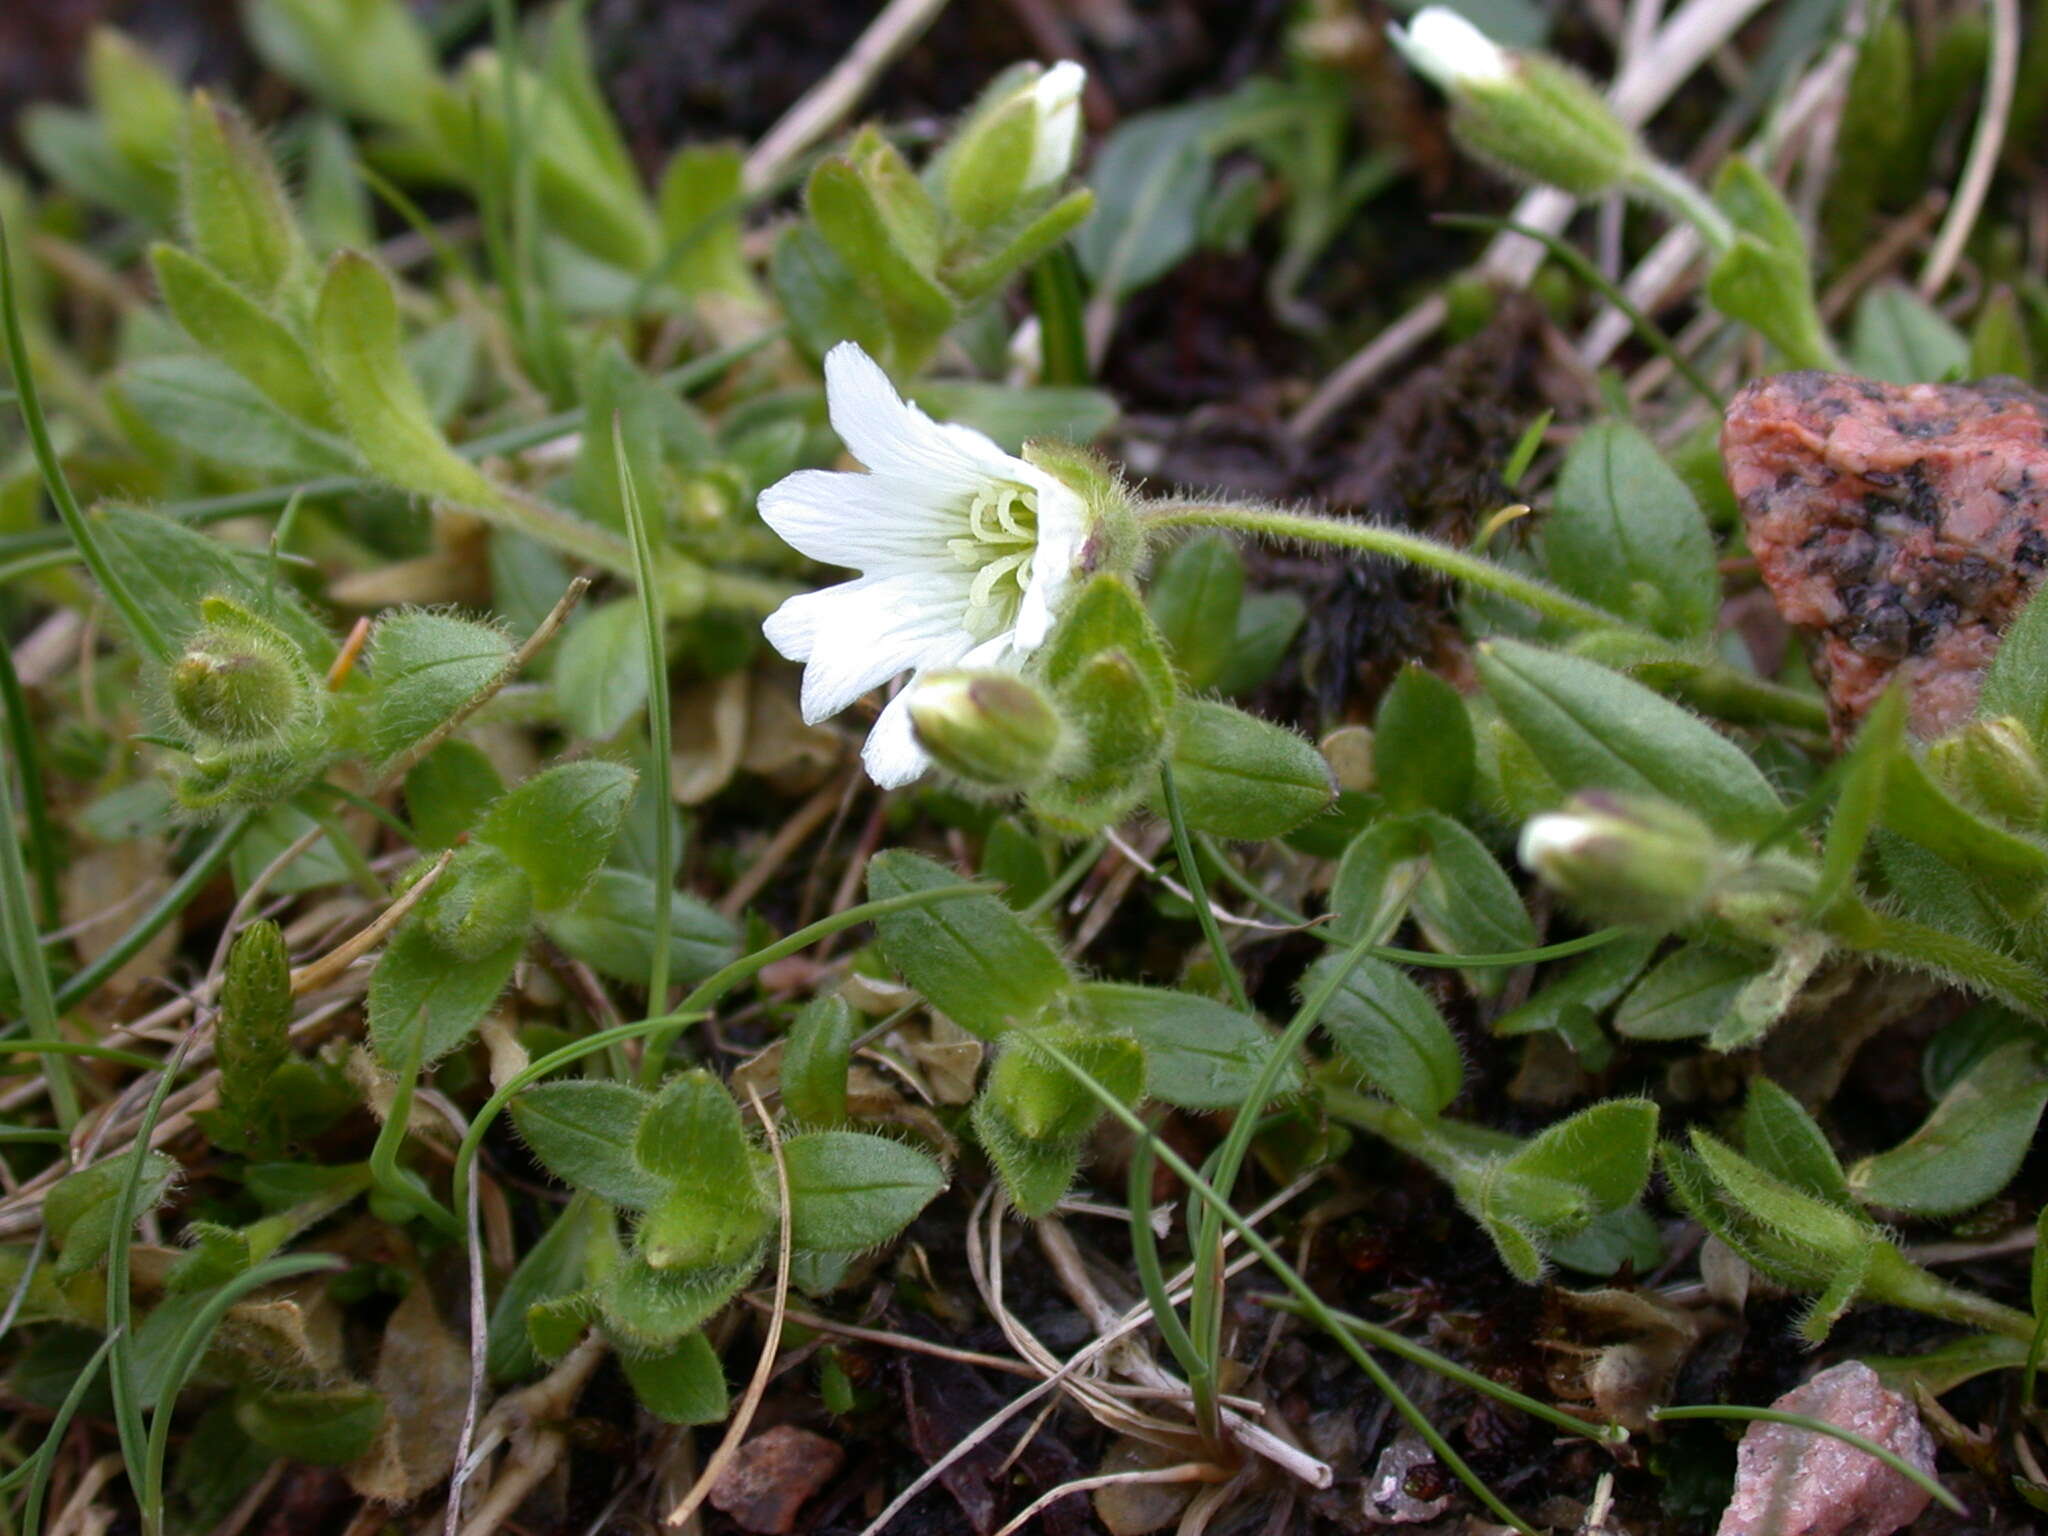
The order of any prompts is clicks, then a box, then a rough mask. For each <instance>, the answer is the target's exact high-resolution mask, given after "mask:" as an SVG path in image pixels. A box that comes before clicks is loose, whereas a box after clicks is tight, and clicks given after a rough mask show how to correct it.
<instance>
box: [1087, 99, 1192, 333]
mask: <svg viewBox="0 0 2048 1536" xmlns="http://www.w3.org/2000/svg"><path fill="white" fill-rule="evenodd" d="M1217 118H1218V113H1217V108H1216V106H1215V104H1213V103H1201V104H1196V105H1191V106H1181V107H1169V108H1166V109H1164V110H1162V111H1154V112H1146V113H1143V114H1141V115H1139V116H1137V117H1131V118H1126V119H1125V120H1124V121H1123V122H1122V123H1121V124H1119V125H1118V126H1117V129H1116V131H1115V132H1114V133H1112V134H1111V135H1110V136H1109V137H1108V138H1107V139H1105V140H1104V141H1103V144H1102V148H1101V149H1100V151H1099V152H1098V153H1097V154H1096V156H1095V165H1094V168H1093V169H1092V170H1091V171H1090V173H1089V177H1088V182H1089V186H1090V187H1091V188H1092V189H1093V191H1094V193H1095V202H1096V207H1097V213H1096V216H1095V217H1094V218H1093V219H1091V220H1090V221H1089V222H1088V223H1087V224H1086V225H1085V226H1083V228H1082V230H1081V233H1080V235H1079V236H1078V237H1077V238H1076V239H1075V241H1074V254H1075V255H1076V256H1077V257H1078V258H1079V259H1080V262H1081V270H1082V271H1084V272H1086V273H1087V274H1088V277H1089V279H1090V280H1091V281H1092V282H1093V284H1094V286H1095V292H1096V293H1097V294H1100V295H1104V296H1106V297H1108V298H1110V299H1120V298H1122V297H1123V296H1124V295H1126V294H1129V293H1132V292H1135V291H1136V290H1137V289H1139V288H1142V287H1144V286H1145V285H1146V284H1147V283H1149V282H1152V281H1153V280H1155V279H1156V278H1159V277H1163V276H1164V275H1165V274H1166V273H1167V272H1168V271H1169V270H1170V269H1171V268H1173V267H1175V266H1177V265H1179V263H1180V262H1181V261H1182V260H1183V259H1184V258H1186V257H1187V256H1189V255H1191V254H1192V253H1193V252H1194V249H1195V244H1196V240H1197V239H1198V237H1199V235H1200V230H1201V212H1202V205H1203V203H1204V201H1205V200H1206V199H1207V197H1208V194H1209V180H1210V153H1209V148H1208V144H1207V137H1208V135H1209V133H1210V132H1211V131H1212V130H1213V128H1214V127H1215V126H1216V123H1217Z"/></svg>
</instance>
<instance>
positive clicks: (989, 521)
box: [946, 483, 1038, 639]
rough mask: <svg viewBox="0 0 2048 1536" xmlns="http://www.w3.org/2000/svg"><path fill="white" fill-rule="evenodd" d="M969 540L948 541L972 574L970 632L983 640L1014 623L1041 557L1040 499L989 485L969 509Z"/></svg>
mask: <svg viewBox="0 0 2048 1536" xmlns="http://www.w3.org/2000/svg"><path fill="white" fill-rule="evenodd" d="M967 535H968V536H967V537H965V538H956V539H948V540H947V541H946V548H947V550H948V551H949V552H950V553H951V554H952V556H953V558H954V559H956V560H958V561H959V562H960V563H961V564H962V565H964V566H966V567H967V568H968V569H969V570H971V571H973V572H974V581H973V583H972V584H971V585H970V586H969V588H968V598H967V601H968V607H969V614H970V618H969V625H970V628H972V629H973V630H974V632H975V633H976V634H977V635H978V636H979V637H981V638H983V639H986V638H988V637H990V636H992V635H996V634H1000V633H1001V632H1002V631H1003V630H1004V629H1007V628H1008V627H1009V626H1010V625H1011V624H1012V623H1014V622H1015V620H1016V616H1017V609H1018V606H1019V605H1020V604H1021V603H1022V602H1023V600H1024V590H1025V588H1027V587H1028V586H1030V585H1031V570H1032V564H1033V561H1034V559H1035V557H1036V556H1037V554H1038V497H1037V495H1036V494H1035V493H1034V492H1033V491H1032V490H1031V488H1030V487H1029V486H1023V485H1016V484H1009V483H1004V484H993V485H988V486H985V487H984V488H983V489H982V490H981V491H980V492H978V493H977V494H976V496H975V498H974V500H973V501H972V502H970V503H969V504H968V506H967Z"/></svg>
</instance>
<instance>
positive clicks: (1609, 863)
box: [1519, 793, 1726, 928]
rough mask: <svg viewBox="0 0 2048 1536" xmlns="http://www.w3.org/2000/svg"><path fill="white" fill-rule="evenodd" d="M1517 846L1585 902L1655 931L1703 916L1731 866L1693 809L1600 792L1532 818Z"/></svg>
mask: <svg viewBox="0 0 2048 1536" xmlns="http://www.w3.org/2000/svg"><path fill="white" fill-rule="evenodd" d="M1519 851H1520V854H1521V859H1522V863H1523V865H1524V866H1525V867H1527V868H1528V869H1529V870H1530V871H1531V872H1532V873H1534V874H1535V875H1536V876H1537V877H1538V878H1539V879H1541V880H1542V881H1543V883H1544V884H1546V885H1548V886H1550V887H1551V888H1552V889H1554V890H1556V891H1558V892H1559V893H1560V894H1561V895H1564V896H1566V897H1568V898H1569V899H1571V900H1572V901H1574V902H1576V903H1577V904H1578V905H1580V906H1581V907H1584V908H1586V909H1587V910H1589V911H1591V912H1594V913H1596V914H1597V915H1599V916H1602V917H1605V918H1610V919H1612V920H1613V921H1615V922H1620V923H1628V924H1633V925H1642V926H1649V927H1658V928H1673V927H1677V926H1679V925H1680V924H1683V923H1686V922H1689V921H1691V920H1692V919H1693V918H1695V917H1697V916H1699V915H1700V913H1701V912H1702V910H1703V909H1704V907H1705V904H1706V901H1707V898H1708V897H1709V895H1710V894H1711V893H1712V891H1713V889H1714V887H1715V884H1716V882H1717V880H1718V879H1719V877H1720V876H1721V874H1722V873H1723V871H1724V868H1725V865H1726V859H1725V856H1724V854H1723V852H1722V850H1721V848H1720V847H1719V845H1718V844H1717V843H1716V842H1715V840H1714V835H1713V833H1712V831H1711V830H1709V828H1708V827H1707V826H1706V824H1705V823H1704V822H1702V821H1701V820H1700V819H1699V818H1698V817H1696V816H1694V815H1692V814H1691V813H1690V812H1689V811H1685V810H1682V809H1680V808H1679V807H1678V806H1675V805H1670V804H1668V803H1666V802H1664V801H1660V800H1652V799H1647V798H1642V797H1636V796H1623V795H1611V794H1603V793H1587V794H1582V795H1576V796H1574V797H1573V798H1572V799H1571V800H1569V801H1567V802H1566V803H1565V806H1564V808H1563V809H1562V810H1558V811H1552V812H1549V813H1547V814H1545V815H1542V816H1537V817H1534V818H1532V819H1531V820H1530V821H1529V822H1528V823H1527V825H1525V826H1524V827H1523V828H1522V840H1521V846H1520V850H1519Z"/></svg>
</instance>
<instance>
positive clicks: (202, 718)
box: [170, 597, 317, 746]
mask: <svg viewBox="0 0 2048 1536" xmlns="http://www.w3.org/2000/svg"><path fill="white" fill-rule="evenodd" d="M200 613H201V615H202V616H203V617H204V618H205V619H206V621H207V622H206V627H205V628H204V629H202V630H201V631H200V632H199V633H198V634H196V635H194V636H193V637H192V640H191V641H190V643H189V644H188V645H187V646H186V648H185V653H184V654H183V655H182V656H180V657H179V658H178V659H177V661H176V662H174V663H173V664H172V666H171V678H170V695H171V707H172V708H173V709H175V710H176V711H177V714H178V718H179V719H180V720H182V721H183V722H184V723H185V724H186V725H188V726H190V727H191V728H192V729H193V730H194V731H197V732H199V733H200V734H201V735H202V736H207V737H211V738H213V739H214V740H216V741H220V742H226V743H229V744H232V745H236V746H246V745H253V744H258V743H263V742H269V741H273V740H276V739H278V738H280V737H282V736H283V735H284V733H285V732H286V731H287V730H288V729H289V728H290V727H291V726H292V725H293V724H294V723H295V722H296V721H297V720H298V719H299V718H300V717H301V716H302V715H304V714H305V713H306V712H307V711H308V710H309V708H311V707H316V706H317V699H316V697H315V694H314V688H313V680H312V675H311V673H310V672H309V671H308V669H307V667H306V665H305V663H304V662H303V661H301V660H300V659H299V657H298V655H297V653H296V651H295V650H294V649H293V647H292V644H291V641H290V640H289V639H287V638H286V637H285V636H284V635H283V634H281V633H279V632H278V631H277V630H276V629H275V628H273V627H272V626H271V625H269V624H266V623H264V622H263V620H261V619H259V618H257V617H256V616H255V615H253V614H251V613H249V612H248V611H247V610H245V609H243V608H241V607H239V606H237V605H236V604H234V603H231V602H229V601H228V600H227V599H225V598H218V597H212V598H208V599H207V600H206V601H205V602H204V603H202V604H201V605H200Z"/></svg>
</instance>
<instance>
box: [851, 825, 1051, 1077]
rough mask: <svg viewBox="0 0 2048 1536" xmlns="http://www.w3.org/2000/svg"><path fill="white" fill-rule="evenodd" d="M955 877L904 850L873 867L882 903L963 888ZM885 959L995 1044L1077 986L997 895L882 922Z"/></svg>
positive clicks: (879, 857)
mask: <svg viewBox="0 0 2048 1536" xmlns="http://www.w3.org/2000/svg"><path fill="white" fill-rule="evenodd" d="M957 879H958V877H957V876H955V875H954V874H953V873H952V871H950V870H948V869H945V868H943V867H942V866H940V865H938V864H934V863H933V862H932V861H931V860H930V859H926V858H922V857H920V856H919V855H917V854H914V853H910V852H908V851H906V850H904V849H900V848H890V849H886V850H884V851H883V852H881V853H878V854H876V855H875V856H874V858H873V859H871V860H869V862H868V882H867V883H868V895H869V897H870V898H872V899H874V900H877V901H880V900H884V899H886V898H888V897H891V896H904V895H908V894H910V893H911V892H913V891H929V890H934V889H936V888H938V887H940V886H945V885H952V884H955V883H957ZM875 927H876V930H877V932H878V933H879V935H880V938H881V945H882V953H883V954H884V955H885V956H887V957H888V960H889V963H890V964H891V965H893V966H894V967H895V968H896V969H897V971H898V972H900V973H901V974H902V976H903V979H904V980H905V981H906V982H908V983H909V984H910V985H911V986H913V987H915V988H916V989H917V990H918V991H919V992H920V993H922V994H923V995H924V998H925V1000H926V1001H927V1002H928V1003H930V1004H931V1005H932V1006H933V1007H934V1008H936V1009H938V1010H939V1012H941V1013H943V1014H945V1015H946V1017H948V1018H949V1019H951V1020H953V1022H954V1023H956V1024H958V1025H959V1026H960V1027H961V1028H962V1029H965V1030H967V1031H968V1032H969V1033H971V1034H976V1035H980V1036H981V1037H982V1038H984V1039H991V1038H993V1037H994V1036H996V1035H998V1034H1000V1033H1002V1031H1003V1030H1004V1029H1006V1028H1008V1027H1009V1025H1010V1024H1012V1023H1014V1022H1018V1021H1021V1020H1026V1019H1031V1018H1035V1017H1036V1016H1037V1015H1038V1014H1039V1013H1040V1012H1041V1011H1042V1010H1043V1009H1044V1008H1045V1006H1046V1004H1048V1003H1050V1002H1051V1001H1052V1000H1053V999H1054V998H1055V997H1057V996H1058V995H1059V994H1060V993H1061V992H1063V991H1065V990H1066V989H1067V987H1068V986H1069V985H1070V978H1069V977H1068V975H1067V968H1066V966H1065V965H1063V964H1062V963H1061V961H1060V958H1059V956H1058V955H1056V954H1054V953H1053V951H1052V949H1051V948H1050V947H1049V946H1048V945H1047V944H1046V942H1045V941H1044V940H1043V939H1041V938H1039V937H1038V935H1037V934H1035V933H1033V932H1032V931H1031V930H1030V929H1029V928H1027V927H1025V926H1024V923H1023V921H1022V920H1021V919H1020V918H1018V916H1017V915H1016V914H1015V913H1014V912H1012V911H1011V910H1010V909H1009V908H1008V907H1006V906H1004V905H1003V903H1002V901H1001V899H1000V898H998V897H995V896H984V895H974V896H962V897H959V898H958V899H956V900H952V901H944V902H940V903H937V904H935V905H932V906H928V907H918V908H914V909H911V910H908V911H902V912H891V913H889V914H888V915H886V916H884V917H881V918H878V919H876V922H875Z"/></svg>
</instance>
